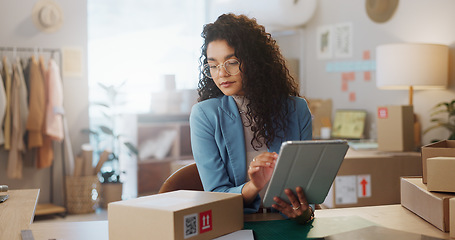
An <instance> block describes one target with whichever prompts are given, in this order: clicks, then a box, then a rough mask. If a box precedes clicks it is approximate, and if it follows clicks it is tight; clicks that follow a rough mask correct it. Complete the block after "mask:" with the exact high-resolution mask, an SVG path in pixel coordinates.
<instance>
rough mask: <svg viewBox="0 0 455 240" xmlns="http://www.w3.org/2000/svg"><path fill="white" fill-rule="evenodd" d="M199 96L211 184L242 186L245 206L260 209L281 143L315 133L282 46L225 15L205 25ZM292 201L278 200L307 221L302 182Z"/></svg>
mask: <svg viewBox="0 0 455 240" xmlns="http://www.w3.org/2000/svg"><path fill="white" fill-rule="evenodd" d="M202 37H203V38H204V44H203V46H202V56H201V59H200V61H201V74H200V81H199V86H198V93H199V99H198V101H199V103H198V104H196V105H194V106H193V109H192V111H191V116H190V128H191V142H192V149H193V155H194V158H195V161H196V164H197V167H198V170H199V174H200V176H201V180H202V184H203V186H204V189H205V190H206V191H215V192H230V193H241V194H242V197H243V200H244V211H245V213H253V212H257V211H258V209H259V207H260V203H261V196H262V195H263V193H264V191H265V189H266V186H267V183H268V181H269V180H270V178H271V175H272V172H273V169H274V167H275V162H276V159H277V156H278V154H277V153H278V152H279V150H280V147H281V143H282V142H284V141H289V140H309V139H311V138H312V127H311V114H310V111H309V110H308V106H307V103H306V101H305V100H304V99H302V98H299V97H298V96H299V94H298V89H297V87H296V84H295V82H294V80H293V79H292V77H291V76H290V74H289V71H288V69H287V68H286V66H285V60H284V58H283V56H282V55H281V53H280V51H279V48H278V46H277V44H276V42H275V40H273V39H272V38H271V36H270V34H268V33H266V32H265V29H264V27H263V26H261V25H258V24H257V22H256V20H255V19H249V18H247V17H246V16H243V15H239V16H237V15H233V14H224V15H221V16H220V17H219V18H218V19H217V20H216V21H215V22H214V23H211V24H207V25H205V26H204V30H203V32H202ZM296 192H297V196H296V195H294V193H293V192H292V191H291V190H290V189H288V190H287V191H286V194H287V195H288V197H289V201H290V202H291V204H292V205H289V204H288V203H286V202H285V201H283V200H282V199H280V198H278V197H276V198H274V200H275V201H276V204H274V205H273V206H272V207H273V208H275V209H277V210H279V211H280V212H282V213H283V214H285V215H286V216H288V217H289V218H296V219H299V221H301V220H302V218H305V219H303V220H304V221H307V220H308V219H309V218H310V217H311V216H312V209H311V208H310V207H309V205H308V203H307V202H306V199H305V196H304V193H303V190H302V188H300V187H299V188H297V189H296Z"/></svg>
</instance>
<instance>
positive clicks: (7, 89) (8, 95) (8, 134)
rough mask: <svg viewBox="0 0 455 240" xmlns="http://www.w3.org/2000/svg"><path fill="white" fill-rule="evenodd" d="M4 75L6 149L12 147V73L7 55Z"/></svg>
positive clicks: (4, 58) (4, 63)
mask: <svg viewBox="0 0 455 240" xmlns="http://www.w3.org/2000/svg"><path fill="white" fill-rule="evenodd" d="M2 62H3V77H4V81H5V93H6V111H5V120H4V121H5V123H4V128H3V134H4V137H5V145H4V147H5V149H6V150H9V149H10V148H11V73H10V71H9V63H8V59H7V58H6V56H4V57H3V61H2Z"/></svg>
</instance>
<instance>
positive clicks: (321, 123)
mask: <svg viewBox="0 0 455 240" xmlns="http://www.w3.org/2000/svg"><path fill="white" fill-rule="evenodd" d="M332 105H333V104H332V99H308V107H309V108H310V111H311V115H312V116H313V121H312V126H313V138H314V139H320V138H322V134H321V128H323V127H329V128H330V127H332V122H331V119H332Z"/></svg>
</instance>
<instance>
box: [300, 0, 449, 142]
mask: <svg viewBox="0 0 455 240" xmlns="http://www.w3.org/2000/svg"><path fill="white" fill-rule="evenodd" d="M365 2H366V1H359V0H341V1H333V0H319V1H318V6H317V9H316V13H315V15H314V16H313V18H312V19H311V20H310V21H309V22H308V23H307V24H306V25H305V27H304V31H305V44H304V47H305V51H304V52H305V55H304V57H303V58H304V59H305V67H304V71H305V73H304V79H303V81H304V82H305V84H304V86H305V87H306V89H304V94H305V96H306V97H308V98H332V99H333V107H334V109H340V108H351V109H366V110H367V111H368V113H369V115H370V118H371V120H373V121H375V118H376V107H377V106H379V105H386V104H390V105H400V104H401V105H406V104H408V92H407V91H404V90H402V91H396V90H395V91H393V90H379V89H377V88H376V80H375V76H374V72H373V74H372V79H371V81H369V82H366V81H363V75H362V74H363V73H362V72H357V73H356V80H355V81H354V82H352V83H349V85H348V89H349V91H348V92H350V91H353V92H355V93H356V95H357V99H356V101H355V102H350V101H349V97H348V93H347V92H342V91H341V73H328V72H326V71H325V66H326V64H327V63H328V62H333V61H337V62H339V61H360V60H362V53H363V51H365V50H369V51H370V53H371V59H375V56H376V55H375V48H376V46H378V45H381V44H387V43H402V42H425V43H439V44H446V45H448V46H449V47H450V60H451V61H450V72H449V89H447V90H426V91H415V92H414V111H415V112H416V113H417V114H418V116H419V117H420V120H421V123H422V128H423V129H425V128H427V127H429V126H430V121H429V119H430V116H429V115H430V112H431V108H432V107H433V106H435V105H436V104H437V103H439V102H442V101H451V100H453V99H455V76H454V73H453V72H454V69H455V64H454V62H453V61H452V59H453V56H454V53H455V29H454V27H453V23H454V22H455V14H453V10H454V9H455V1H453V0H439V1H428V0H400V1H399V4H398V8H397V10H396V12H395V14H394V15H393V17H392V18H391V19H390V20H389V21H388V22H386V23H381V24H378V23H375V22H373V21H372V20H370V19H369V18H368V16H367V13H366V10H365ZM342 22H352V24H353V56H352V57H351V58H346V59H342V58H332V59H329V60H319V59H318V57H317V52H316V33H317V28H318V27H319V26H323V25H333V24H337V23H342ZM367 133H368V131H367ZM448 136H449V135H448V132H446V131H445V130H435V131H434V132H430V133H428V134H426V135H423V143H424V144H426V143H429V142H430V140H431V139H433V138H439V139H442V138H447V137H448Z"/></svg>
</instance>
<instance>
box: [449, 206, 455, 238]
mask: <svg viewBox="0 0 455 240" xmlns="http://www.w3.org/2000/svg"><path fill="white" fill-rule="evenodd" d="M449 211H450V217H449V219H450V237H451V238H455V198H451V199H450V201H449Z"/></svg>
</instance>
